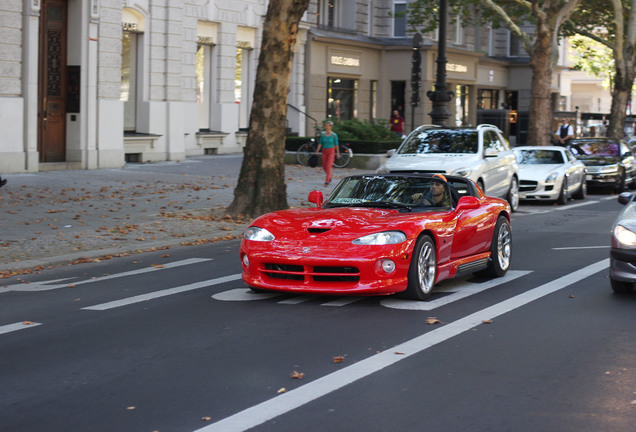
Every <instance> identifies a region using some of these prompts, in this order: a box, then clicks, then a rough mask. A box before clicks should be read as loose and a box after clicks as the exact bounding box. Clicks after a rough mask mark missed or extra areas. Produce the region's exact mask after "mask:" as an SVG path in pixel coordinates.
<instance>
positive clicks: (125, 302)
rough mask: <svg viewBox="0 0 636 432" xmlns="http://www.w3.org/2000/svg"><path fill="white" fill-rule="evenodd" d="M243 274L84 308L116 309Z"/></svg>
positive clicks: (214, 283) (239, 276) (229, 280)
mask: <svg viewBox="0 0 636 432" xmlns="http://www.w3.org/2000/svg"><path fill="white" fill-rule="evenodd" d="M240 278H241V275H240V274H234V275H230V276H223V277H220V278H216V279H209V280H206V281H201V282H195V283H192V284H189V285H183V286H180V287H175V288H169V289H165V290H161V291H155V292H151V293H148V294H141V295H138V296H134V297H129V298H127V299H122V300H115V301H111V302H108V303H102V304H98V305H95V306H87V307H85V308H82V309H84V310H97V311H104V310H108V309H114V308H118V307H122V306H128V305H131V304H134V303H140V302H143V301H147V300H153V299H157V298H160V297H166V296H169V295H173V294H179V293H183V292H186V291H192V290H195V289H199V288H205V287H209V286H212V285H218V284H222V283H225V282H232V281H235V280H237V279H240Z"/></svg>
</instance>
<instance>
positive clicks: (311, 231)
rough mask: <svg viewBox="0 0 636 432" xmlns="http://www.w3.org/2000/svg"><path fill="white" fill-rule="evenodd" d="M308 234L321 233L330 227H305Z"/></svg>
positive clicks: (329, 229)
mask: <svg viewBox="0 0 636 432" xmlns="http://www.w3.org/2000/svg"><path fill="white" fill-rule="evenodd" d="M307 231H309V234H322V233H325V232H327V231H331V228H307Z"/></svg>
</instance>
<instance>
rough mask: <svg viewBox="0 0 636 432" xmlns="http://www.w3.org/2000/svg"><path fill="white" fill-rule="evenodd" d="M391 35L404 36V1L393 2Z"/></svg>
mask: <svg viewBox="0 0 636 432" xmlns="http://www.w3.org/2000/svg"><path fill="white" fill-rule="evenodd" d="M393 37H406V3H403V2H399V3H398V2H396V3H393Z"/></svg>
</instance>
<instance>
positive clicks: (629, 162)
mask: <svg viewBox="0 0 636 432" xmlns="http://www.w3.org/2000/svg"><path fill="white" fill-rule="evenodd" d="M619 148H620V152H621V159H622V164H623V167H625V182H626V183H628V184H633V179H634V178H635V177H636V172H635V171H636V164H634V156H633V155H632V152H631V150H630V149H629V147H627V144H625V143H624V142H621V143H620V146H619Z"/></svg>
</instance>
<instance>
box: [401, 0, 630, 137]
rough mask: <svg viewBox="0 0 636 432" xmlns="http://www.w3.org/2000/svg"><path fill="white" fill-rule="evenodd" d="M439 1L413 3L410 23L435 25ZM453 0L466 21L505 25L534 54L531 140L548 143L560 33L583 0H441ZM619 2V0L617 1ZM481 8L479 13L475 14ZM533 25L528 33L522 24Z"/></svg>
mask: <svg viewBox="0 0 636 432" xmlns="http://www.w3.org/2000/svg"><path fill="white" fill-rule="evenodd" d="M438 1H439V0H416V1H415V2H414V3H412V4H411V5H410V6H409V23H410V24H411V25H412V26H415V27H418V26H421V27H423V29H424V31H429V30H431V29H433V28H435V20H436V19H437V16H438V14H437V13H436V5H437V2H438ZM441 1H449V6H450V7H451V10H452V11H453V12H452V13H453V14H454V15H455V16H461V17H462V23H464V24H468V23H471V22H472V23H474V24H475V25H480V24H483V23H492V24H493V25H494V26H496V25H503V26H504V27H506V28H507V29H508V30H510V32H511V33H512V34H514V35H515V36H517V37H518V38H519V40H520V41H521V43H522V45H523V47H524V49H525V50H526V52H527V53H528V55H529V56H530V67H531V69H532V83H531V99H530V109H529V113H528V115H529V124H528V142H529V143H532V144H536V145H548V144H549V143H550V137H551V135H552V105H551V99H550V85H551V82H552V71H553V68H554V66H555V65H556V62H557V60H558V50H557V42H558V37H557V36H558V34H559V30H560V28H561V26H562V25H563V23H564V22H565V20H566V19H568V17H569V16H570V15H571V14H572V13H573V12H574V10H575V9H576V7H577V6H578V4H579V2H580V1H581V0H441ZM617 1H618V0H617ZM475 11H477V12H478V13H473V12H475ZM522 23H523V24H526V23H527V24H531V25H532V28H533V31H532V32H526V31H524V30H523V28H522V27H521V25H520V24H522Z"/></svg>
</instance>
